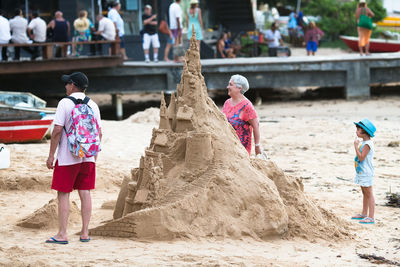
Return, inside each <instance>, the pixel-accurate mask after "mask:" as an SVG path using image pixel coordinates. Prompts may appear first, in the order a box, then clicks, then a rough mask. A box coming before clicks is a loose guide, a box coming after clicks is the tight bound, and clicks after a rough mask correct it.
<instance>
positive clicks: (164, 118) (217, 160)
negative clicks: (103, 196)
mask: <svg viewBox="0 0 400 267" xmlns="http://www.w3.org/2000/svg"><path fill="white" fill-rule="evenodd" d="M159 116H160V122H159V127H158V129H153V135H152V138H151V142H150V146H149V147H148V149H147V150H146V151H145V156H144V157H142V158H141V160H140V166H139V168H136V169H133V170H132V178H125V179H124V181H123V183H122V186H121V191H120V194H119V196H118V199H117V203H116V206H115V210H114V220H113V221H111V222H108V223H106V224H104V225H101V226H99V227H97V228H95V229H91V230H90V234H91V235H105V236H119V237H137V238H143V239H158V240H160V239H173V238H180V237H189V238H192V237H193V238H197V237H209V236H217V237H230V238H241V237H243V236H251V237H253V238H255V239H267V238H271V237H273V236H277V235H278V236H289V237H291V236H303V237H307V238H313V237H322V238H324V237H328V236H329V238H330V237H331V236H335V237H341V236H343V233H344V232H345V230H344V229H343V227H342V225H343V224H342V223H340V222H339V221H338V220H337V219H335V218H334V215H332V214H327V213H326V212H324V211H322V210H321V209H319V208H318V207H317V206H316V205H315V204H314V203H313V202H312V201H310V200H309V199H307V197H306V196H305V195H304V193H303V185H302V183H301V181H299V180H296V179H294V178H290V177H287V176H285V175H284V173H283V172H282V171H280V170H279V169H278V168H277V167H276V166H275V165H274V164H273V163H272V162H267V161H263V160H251V159H250V158H249V155H248V153H247V151H246V150H245V149H244V147H243V146H242V145H241V143H240V141H239V139H238V138H237V135H236V133H235V131H234V130H233V128H232V126H231V125H230V124H229V123H228V122H227V120H226V118H225V116H224V115H223V114H222V113H221V112H220V111H219V109H218V108H217V107H216V105H215V104H214V102H213V101H212V100H211V99H210V98H209V97H208V95H207V88H206V85H205V82H204V77H203V76H202V75H201V65H200V56H199V52H198V49H197V46H196V42H195V40H194V38H192V40H191V45H190V49H189V50H188V51H187V53H186V56H185V64H184V67H183V72H182V77H181V83H180V84H179V85H178V88H177V95H176V96H175V95H174V94H173V95H172V96H171V99H170V104H169V106H168V108H167V106H166V103H165V100H164V97H162V99H161V107H160V115H159ZM332 231H333V232H332Z"/></svg>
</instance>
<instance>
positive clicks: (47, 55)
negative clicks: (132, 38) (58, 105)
mask: <svg viewBox="0 0 400 267" xmlns="http://www.w3.org/2000/svg"><path fill="white" fill-rule="evenodd" d="M120 43H121V40H120V39H119V38H118V39H117V40H114V41H108V40H100V41H85V42H44V43H24V44H16V43H8V44H0V47H2V46H7V47H42V57H43V59H51V58H53V47H54V46H58V47H60V48H61V55H66V54H67V53H66V52H67V48H68V46H69V45H92V44H93V45H96V44H111V55H112V56H116V55H119V50H120Z"/></svg>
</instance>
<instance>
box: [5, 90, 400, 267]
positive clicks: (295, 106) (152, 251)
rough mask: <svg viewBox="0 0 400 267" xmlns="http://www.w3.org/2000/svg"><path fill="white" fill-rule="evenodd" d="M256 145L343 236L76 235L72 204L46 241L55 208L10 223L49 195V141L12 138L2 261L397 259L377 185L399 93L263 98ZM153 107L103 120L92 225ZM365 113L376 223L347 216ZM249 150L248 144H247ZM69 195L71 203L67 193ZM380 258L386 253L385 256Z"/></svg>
mask: <svg viewBox="0 0 400 267" xmlns="http://www.w3.org/2000/svg"><path fill="white" fill-rule="evenodd" d="M256 109H257V112H258V115H259V117H260V122H261V140H262V141H261V144H262V147H263V148H264V150H265V151H266V153H267V155H268V157H269V160H271V161H273V162H275V163H276V164H277V165H278V167H279V168H281V169H282V170H283V171H284V172H285V174H286V175H288V176H293V177H297V178H301V179H302V182H303V184H304V192H305V194H306V195H307V196H308V197H309V198H310V199H312V200H313V201H314V202H315V203H317V204H318V205H319V206H320V207H322V208H324V209H326V210H328V211H329V212H331V213H333V214H335V215H336V216H337V217H339V218H340V219H342V220H343V221H344V222H345V224H346V227H347V229H348V232H349V235H348V236H347V237H345V238H343V239H339V240H326V239H319V238H307V237H301V236H298V237H286V238H282V237H274V238H271V239H269V240H258V239H254V238H250V237H241V238H238V239H235V238H218V237H210V238H181V239H178V240H169V241H156V240H138V239H135V238H129V239H122V238H110V237H97V236H96V237H93V238H92V241H91V242H90V243H81V242H79V236H78V235H75V234H76V233H77V232H79V230H80V220H79V211H78V210H77V209H75V210H73V211H72V212H71V220H70V221H71V224H70V228H69V240H70V243H69V244H68V245H66V246H62V245H52V244H45V243H44V241H45V239H46V238H48V237H50V236H52V235H53V234H55V233H56V228H55V227H56V225H57V223H56V215H55V214H54V212H53V213H51V212H48V213H47V214H42V215H41V216H42V217H39V219H41V220H42V221H43V223H44V225H45V226H44V227H42V228H39V226H37V225H39V224H37V225H36V226H34V228H26V227H21V226H17V224H18V223H20V222H21V220H23V219H25V218H26V217H28V216H29V215H31V214H33V213H34V212H35V211H37V210H38V209H40V208H41V207H43V206H44V205H46V204H47V203H48V202H49V201H50V200H52V199H54V198H55V197H56V192H54V191H51V190H50V183H51V177H52V172H51V171H49V170H47V168H46V166H45V161H46V158H47V153H48V149H49V141H43V142H41V143H32V144H11V145H8V146H7V147H8V148H9V149H10V150H11V167H10V168H9V169H6V170H0V192H1V199H0V207H1V213H2V216H1V217H0V236H1V237H2V238H0V265H3V266H28V265H29V266H65V265H68V266H106V265H108V266H160V265H162V266H195V265H204V266H293V265H296V266H363V265H367V266H368V265H371V264H373V263H372V262H371V261H368V260H365V259H361V258H360V257H359V255H358V254H374V255H376V256H381V257H384V258H386V259H387V260H388V261H396V262H397V263H399V262H400V231H399V224H398V220H399V219H400V215H399V209H398V208H392V207H387V206H385V203H386V198H385V197H386V193H387V192H388V191H389V190H391V191H392V192H397V193H399V192H400V184H399V179H400V176H399V175H398V165H399V162H400V152H399V150H398V147H389V146H388V144H389V143H390V142H392V141H397V142H398V141H400V134H399V132H400V131H399V130H400V115H399V110H400V98H399V97H381V98H374V99H371V100H368V101H362V102H354V101H352V102H348V101H345V100H323V101H291V102H272V103H264V104H263V105H261V106H257V107H256ZM158 113H159V110H158V109H148V110H146V111H145V112H143V113H137V114H135V115H133V116H131V117H130V118H128V119H126V120H124V121H119V122H117V121H103V133H104V139H103V151H102V152H101V154H100V156H99V160H98V163H97V181H96V189H95V190H94V191H93V192H92V197H93V215H92V221H91V227H95V226H98V225H101V224H102V223H103V222H105V221H108V220H111V219H112V213H113V206H114V204H115V201H116V199H117V196H118V192H119V189H120V185H121V183H122V180H123V179H124V177H126V176H130V171H131V169H132V168H136V167H138V165H139V160H140V157H141V156H142V155H143V153H144V150H145V148H146V147H147V146H149V143H150V138H151V135H152V129H153V128H155V127H158V118H159V117H158V116H159V114H158ZM363 117H368V118H369V119H371V120H372V121H373V122H374V123H375V125H376V127H377V133H376V137H375V138H374V143H375V149H376V152H375V171H376V175H375V199H376V224H375V225H360V224H359V223H357V222H356V221H351V220H350V217H351V215H353V214H355V213H358V212H360V209H361V192H360V189H359V187H357V186H356V185H355V184H354V183H353V177H354V167H353V159H354V149H353V140H354V138H355V127H354V125H353V121H358V120H360V119H361V118H363ZM253 151H254V150H253ZM71 199H72V200H73V201H75V202H76V204H77V208H78V207H79V205H80V202H79V197H78V194H77V193H76V192H74V193H72V194H71ZM386 264H387V265H389V264H388V262H386Z"/></svg>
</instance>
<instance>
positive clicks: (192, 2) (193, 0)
mask: <svg viewBox="0 0 400 267" xmlns="http://www.w3.org/2000/svg"><path fill="white" fill-rule="evenodd" d="M198 3H199V0H190V4H191V5H194V4H198Z"/></svg>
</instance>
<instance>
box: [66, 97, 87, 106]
mask: <svg viewBox="0 0 400 267" xmlns="http://www.w3.org/2000/svg"><path fill="white" fill-rule="evenodd" d="M65 98H68V99H70V100H71V101H72V102H74V104H75V105H78V104H86V105H87V104H88V103H89V101H90V98H89V97H87V96H85V98H84V99H83V100H82V99H76V98H75V97H73V96H67V97H65Z"/></svg>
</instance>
